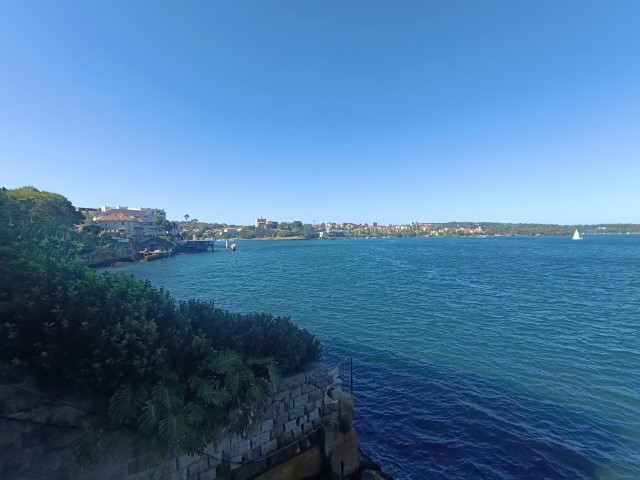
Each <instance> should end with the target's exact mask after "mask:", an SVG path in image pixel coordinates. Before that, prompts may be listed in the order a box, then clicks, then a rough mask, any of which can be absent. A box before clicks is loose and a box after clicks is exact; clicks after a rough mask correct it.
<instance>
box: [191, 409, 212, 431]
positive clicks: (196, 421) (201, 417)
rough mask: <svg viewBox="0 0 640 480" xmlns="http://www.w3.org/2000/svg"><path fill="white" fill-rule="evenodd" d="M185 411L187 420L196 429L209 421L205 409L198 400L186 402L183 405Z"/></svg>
mask: <svg viewBox="0 0 640 480" xmlns="http://www.w3.org/2000/svg"><path fill="white" fill-rule="evenodd" d="M185 412H186V413H187V415H188V417H187V421H188V422H189V424H190V425H193V427H194V428H196V429H197V428H200V427H204V426H206V425H207V424H208V423H209V421H210V416H209V414H208V413H207V410H205V408H204V407H203V406H202V405H200V403H198V402H189V403H187V404H186V405H185Z"/></svg>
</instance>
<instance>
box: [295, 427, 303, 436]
mask: <svg viewBox="0 0 640 480" xmlns="http://www.w3.org/2000/svg"><path fill="white" fill-rule="evenodd" d="M300 437H302V427H300V426H296V428H294V429H293V438H300Z"/></svg>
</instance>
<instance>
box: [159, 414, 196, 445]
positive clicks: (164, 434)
mask: <svg viewBox="0 0 640 480" xmlns="http://www.w3.org/2000/svg"><path fill="white" fill-rule="evenodd" d="M188 431H189V425H188V424H187V421H186V418H185V416H184V415H180V414H178V415H176V414H173V413H169V414H168V415H167V416H166V417H164V418H162V419H161V420H160V421H159V422H158V433H159V434H160V438H161V439H162V440H163V441H165V442H167V443H169V444H173V443H178V442H180V441H181V440H182V439H183V438H184V436H185V435H186V433H187V432H188Z"/></svg>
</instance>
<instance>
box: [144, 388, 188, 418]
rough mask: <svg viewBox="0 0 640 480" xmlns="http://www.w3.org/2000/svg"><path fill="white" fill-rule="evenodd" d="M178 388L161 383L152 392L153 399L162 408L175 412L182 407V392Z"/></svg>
mask: <svg viewBox="0 0 640 480" xmlns="http://www.w3.org/2000/svg"><path fill="white" fill-rule="evenodd" d="M180 390H181V389H180V388H179V387H176V386H171V387H169V386H167V385H166V384H164V383H162V382H160V383H158V384H157V385H156V386H154V387H153V389H152V390H151V398H152V399H153V401H154V402H155V403H157V404H158V405H159V406H161V407H162V408H164V409H166V410H168V411H171V412H175V411H177V410H178V409H179V408H180V406H181V405H182V396H183V394H182V392H181V391H180Z"/></svg>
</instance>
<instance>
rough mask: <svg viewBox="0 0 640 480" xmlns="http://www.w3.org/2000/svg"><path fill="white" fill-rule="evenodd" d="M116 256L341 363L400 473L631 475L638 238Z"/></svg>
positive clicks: (381, 457) (184, 293)
mask: <svg viewBox="0 0 640 480" xmlns="http://www.w3.org/2000/svg"><path fill="white" fill-rule="evenodd" d="M220 250H221V251H220V252H217V253H214V254H201V255H184V256H179V257H175V258H172V259H167V260H159V261H155V262H150V263H146V264H136V265H129V266H126V267H122V268H119V270H120V271H122V272H127V273H133V274H134V275H135V276H136V277H138V278H146V279H149V280H151V281H152V282H153V283H156V284H158V285H163V286H165V287H166V288H167V289H168V290H169V291H171V293H172V294H173V295H174V296H175V297H176V298H179V299H186V298H200V299H204V300H213V301H215V303H216V304H217V305H218V306H219V307H221V308H224V309H228V310H232V311H240V312H249V311H267V312H271V313H273V314H275V315H286V316H290V317H292V318H293V320H294V321H296V322H297V323H298V324H299V325H301V326H303V327H304V328H307V329H308V330H310V331H311V332H313V333H315V334H316V335H318V336H319V338H320V339H321V340H322V343H323V345H324V350H325V360H326V362H327V363H328V364H330V365H333V364H336V363H337V362H339V361H340V360H341V359H342V358H344V357H347V356H351V357H353V359H354V373H355V386H354V389H355V396H356V417H357V418H356V423H357V428H358V433H359V436H360V440H361V443H362V447H363V448H364V450H365V451H367V452H368V453H369V454H370V455H371V456H373V457H374V458H375V459H376V460H377V461H379V462H380V463H381V464H382V466H383V467H384V468H385V469H386V470H387V471H389V472H390V473H392V474H393V475H395V476H396V477H397V478H400V479H402V478H404V479H427V478H453V479H467V478H490V479H522V478H524V479H527V478H530V479H540V478H548V479H556V478H567V479H623V478H629V479H638V478H640V236H635V235H618V236H616V235H601V236H587V237H586V238H585V239H584V240H582V241H580V242H575V241H572V240H571V239H570V238H569V237H550V238H542V237H540V238H478V239H375V240H373V239H371V240H345V241H329V242H320V241H307V242H257V241H256V242H240V243H238V251H237V252H235V253H226V252H224V250H223V248H221V249H220Z"/></svg>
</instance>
